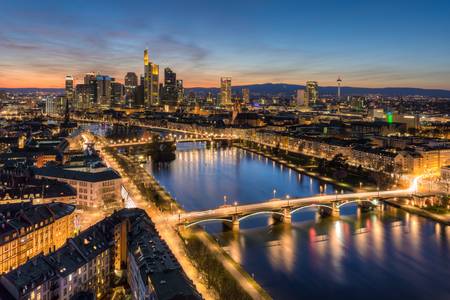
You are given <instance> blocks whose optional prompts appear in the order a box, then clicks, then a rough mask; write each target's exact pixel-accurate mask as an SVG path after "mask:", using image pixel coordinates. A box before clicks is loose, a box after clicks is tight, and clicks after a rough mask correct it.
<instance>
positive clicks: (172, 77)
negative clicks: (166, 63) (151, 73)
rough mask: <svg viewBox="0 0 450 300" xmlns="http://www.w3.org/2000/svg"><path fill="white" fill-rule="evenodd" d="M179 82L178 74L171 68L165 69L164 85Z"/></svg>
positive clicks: (172, 84)
mask: <svg viewBox="0 0 450 300" xmlns="http://www.w3.org/2000/svg"><path fill="white" fill-rule="evenodd" d="M176 82H177V74H176V73H175V72H173V71H172V70H171V69H170V68H165V69H164V85H165V86H166V85H169V86H174V85H176Z"/></svg>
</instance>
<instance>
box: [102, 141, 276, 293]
mask: <svg viewBox="0 0 450 300" xmlns="http://www.w3.org/2000/svg"><path fill="white" fill-rule="evenodd" d="M104 151H105V154H107V155H108V157H109V159H108V160H109V161H111V164H112V165H113V167H114V168H116V169H117V170H118V171H119V173H121V175H122V177H123V178H124V185H126V188H127V190H130V191H131V193H133V194H134V195H135V197H136V198H137V199H138V201H136V202H137V203H136V204H137V206H138V207H141V208H144V209H145V210H146V211H147V213H148V214H149V216H150V217H151V218H152V220H153V221H154V222H155V224H156V226H157V228H158V230H159V231H160V234H161V235H162V236H163V238H164V239H165V240H166V241H167V243H168V244H169V246H170V248H171V249H172V251H173V252H174V254H175V256H176V257H177V260H179V261H180V264H181V265H182V266H183V269H184V270H185V272H186V274H187V275H188V276H189V277H190V278H193V279H195V282H201V283H202V284H201V285H200V286H199V287H200V288H199V289H198V290H199V292H200V293H201V294H202V295H203V296H204V297H205V298H207V299H242V300H246V299H271V298H270V296H269V295H268V294H267V292H266V291H264V289H263V288H262V287H261V286H260V285H259V284H258V283H257V282H256V281H255V280H254V279H253V278H252V277H251V276H250V275H249V274H248V273H247V272H246V271H245V270H244V269H243V268H242V267H241V266H240V265H238V264H236V263H234V262H233V261H232V259H231V257H229V256H225V255H224V254H223V253H222V252H221V251H223V250H221V251H219V250H217V249H221V248H220V245H218V244H217V242H216V241H215V240H214V239H212V238H211V237H210V236H209V235H208V234H207V233H206V232H204V231H203V233H201V234H196V235H195V237H192V236H191V235H182V234H180V232H179V231H178V229H176V228H173V227H172V226H171V225H170V224H169V223H168V222H166V219H167V217H168V216H169V215H171V214H172V213H173V212H174V211H176V210H179V211H180V212H182V209H181V207H180V206H179V204H178V203H177V202H176V200H175V199H173V198H172V196H171V195H170V193H169V192H168V191H166V190H165V188H164V187H163V186H161V185H160V184H159V182H158V181H157V180H156V179H155V178H154V177H153V176H152V175H151V174H149V173H148V172H147V171H146V170H145V169H144V168H143V167H142V166H141V165H140V164H139V162H138V161H136V160H134V159H132V158H129V157H126V156H124V155H121V154H118V153H117V152H116V151H114V150H112V149H104ZM149 203H152V204H153V205H149ZM155 208H156V209H155ZM186 237H189V238H186ZM194 241H196V242H197V246H198V247H197V253H196V252H195V251H194V250H195V249H194V250H193V249H192V248H190V247H189V244H190V243H191V242H194ZM198 243H201V245H200V246H199V244H198ZM199 249H201V251H202V254H199V253H198V251H199ZM193 251H194V252H193ZM205 255H208V257H209V259H210V260H211V263H213V264H214V265H215V267H214V272H213V273H211V272H212V270H210V266H211V264H208V263H207V262H205V261H203V258H204V257H205ZM187 257H189V259H185V258H187ZM202 262H203V263H202ZM211 291H214V295H215V296H212V293H211Z"/></svg>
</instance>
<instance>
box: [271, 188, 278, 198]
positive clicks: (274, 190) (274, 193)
mask: <svg viewBox="0 0 450 300" xmlns="http://www.w3.org/2000/svg"><path fill="white" fill-rule="evenodd" d="M272 192H273V199H275V196H276V194H277V190H276V189H273V191H272Z"/></svg>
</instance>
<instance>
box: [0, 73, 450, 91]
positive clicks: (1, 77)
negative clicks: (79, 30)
mask: <svg viewBox="0 0 450 300" xmlns="http://www.w3.org/2000/svg"><path fill="white" fill-rule="evenodd" d="M69 73H70V72H68V73H67V74H60V73H58V74H56V73H45V72H37V71H36V72H34V71H30V70H13V71H11V70H9V71H8V72H7V74H6V73H4V72H1V70H0V88H64V78H65V76H66V75H68V74H69ZM125 74H126V73H123V74H111V76H112V77H114V78H116V81H117V82H121V83H123V77H124V76H125ZM136 74H138V76H139V73H138V72H137V73H136ZM177 77H179V78H180V79H183V81H184V87H185V88H196V87H201V88H219V86H220V77H221V76H220V75H216V74H210V75H207V74H200V75H199V76H198V77H196V78H195V79H193V80H186V79H185V78H188V77H189V76H183V74H182V73H178V74H177ZM232 78H233V79H232V86H241V85H252V84H264V83H285V84H298V85H305V83H306V81H307V80H306V79H303V78H299V79H298V80H283V81H282V82H280V81H274V80H271V78H267V79H261V78H258V79H257V80H252V81H251V80H246V79H245V78H242V77H240V78H239V77H238V76H235V77H233V76H232ZM315 79H316V80H317V81H318V82H319V86H335V85H336V83H335V82H334V81H328V80H323V81H321V80H320V78H315ZM162 81H163V78H160V82H162ZM74 83H75V84H79V83H83V75H79V74H78V75H74ZM343 86H344V89H345V87H346V86H351V87H366V88H383V87H400V86H401V87H406V86H409V87H414V88H415V87H418V88H425V89H446V90H450V86H448V87H442V86H441V87H439V86H431V85H426V84H424V83H414V82H412V83H410V84H408V85H404V84H392V83H382V82H376V83H373V82H362V81H357V82H351V81H350V80H349V81H348V82H346V83H345V84H344V85H343Z"/></svg>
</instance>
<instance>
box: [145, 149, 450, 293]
mask: <svg viewBox="0 0 450 300" xmlns="http://www.w3.org/2000/svg"><path fill="white" fill-rule="evenodd" d="M147 167H148V169H149V171H150V172H151V173H152V174H153V175H154V176H155V178H156V179H157V180H158V181H159V182H160V183H161V184H162V185H163V186H164V187H165V188H166V189H167V190H168V191H169V192H170V193H171V194H172V195H173V196H174V197H175V198H176V199H177V201H178V202H179V203H181V204H182V205H183V207H184V208H185V209H186V210H205V209H212V208H215V207H217V206H219V205H222V204H224V196H226V199H225V201H226V203H227V204H233V203H234V202H235V201H236V202H238V203H255V202H258V201H264V200H267V199H270V198H274V196H275V198H285V197H286V195H290V196H291V197H299V196H309V195H314V194H318V193H320V190H321V188H320V186H322V187H323V190H324V191H325V192H326V193H334V187H333V186H331V185H330V184H328V185H326V184H323V183H320V182H319V181H318V180H316V179H314V178H310V177H308V176H306V175H302V174H299V173H297V172H296V171H294V170H291V169H289V168H286V167H283V166H282V165H279V164H277V163H274V162H272V161H271V160H269V159H266V158H264V157H262V156H259V155H256V154H253V153H250V152H246V151H244V150H241V149H238V148H221V149H206V147H205V145H204V144H181V145H178V149H177V158H176V160H175V161H174V162H172V163H170V164H169V165H165V166H151V164H149V165H148V166H147ZM274 190H275V192H274ZM339 192H341V191H339ZM274 201H276V200H274ZM205 229H206V230H207V231H208V232H210V233H211V234H212V235H213V236H214V237H215V238H216V239H217V240H218V241H219V243H220V244H221V245H222V247H223V248H224V249H225V250H226V251H227V252H228V253H229V254H230V255H231V256H232V257H233V259H234V260H235V261H237V262H238V263H240V264H241V265H242V266H243V267H244V269H245V270H247V272H248V273H249V274H252V275H253V276H254V277H255V279H256V280H257V281H258V282H259V283H260V284H261V285H262V286H263V288H265V289H266V290H267V291H268V292H269V294H270V295H271V296H273V298H274V299H383V300H385V299H450V284H449V279H450V251H449V250H450V249H449V238H450V229H449V227H446V226H443V225H440V224H438V223H435V222H433V221H430V220H427V219H424V218H421V217H418V216H415V215H411V214H408V213H406V212H404V211H402V210H398V209H395V208H393V207H389V206H384V208H383V210H382V211H374V212H368V213H363V212H361V211H360V210H359V209H358V208H357V206H356V205H348V206H347V207H344V208H342V210H341V217H340V218H339V219H330V218H325V219H324V218H320V217H318V216H317V214H316V212H315V210H314V209H311V210H305V211H301V212H299V213H297V214H295V215H294V216H293V219H292V224H291V225H285V224H278V223H274V222H273V221H272V219H271V217H268V216H258V217H254V218H249V219H247V220H245V221H243V222H242V223H241V230H240V231H239V232H238V233H236V232H230V231H224V230H223V229H222V226H221V225H220V224H211V225H205Z"/></svg>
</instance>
